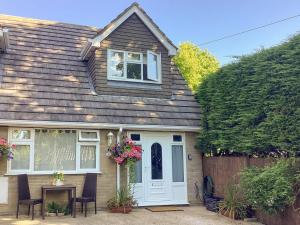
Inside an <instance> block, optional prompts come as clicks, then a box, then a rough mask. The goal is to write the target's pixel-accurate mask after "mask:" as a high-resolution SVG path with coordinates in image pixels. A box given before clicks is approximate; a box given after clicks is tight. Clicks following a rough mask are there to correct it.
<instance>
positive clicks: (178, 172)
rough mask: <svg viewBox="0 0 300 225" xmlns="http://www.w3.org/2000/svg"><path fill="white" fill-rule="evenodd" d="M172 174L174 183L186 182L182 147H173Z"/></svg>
mask: <svg viewBox="0 0 300 225" xmlns="http://www.w3.org/2000/svg"><path fill="white" fill-rule="evenodd" d="M172 173H173V182H184V172H183V147H182V145H173V146H172Z"/></svg>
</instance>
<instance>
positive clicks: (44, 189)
mask: <svg viewBox="0 0 300 225" xmlns="http://www.w3.org/2000/svg"><path fill="white" fill-rule="evenodd" d="M48 191H51V192H52V191H68V201H69V206H70V203H73V205H72V206H71V207H73V209H72V213H73V217H74V218H75V217H76V201H73V202H72V201H71V200H72V198H73V199H76V186H74V185H67V184H66V185H60V186H55V185H43V186H42V199H43V203H42V218H43V219H45V204H46V195H47V192H48Z"/></svg>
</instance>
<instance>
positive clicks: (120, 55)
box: [111, 52, 124, 62]
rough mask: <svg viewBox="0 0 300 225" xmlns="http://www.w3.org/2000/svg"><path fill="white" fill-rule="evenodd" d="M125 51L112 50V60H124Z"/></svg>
mask: <svg viewBox="0 0 300 225" xmlns="http://www.w3.org/2000/svg"><path fill="white" fill-rule="evenodd" d="M123 59H124V53H123V52H112V53H111V60H113V61H119V62H120V61H123Z"/></svg>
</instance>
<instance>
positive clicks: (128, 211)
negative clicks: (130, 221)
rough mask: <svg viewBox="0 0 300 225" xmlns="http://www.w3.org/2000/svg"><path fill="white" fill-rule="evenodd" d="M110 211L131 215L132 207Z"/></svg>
mask: <svg viewBox="0 0 300 225" xmlns="http://www.w3.org/2000/svg"><path fill="white" fill-rule="evenodd" d="M110 211H111V212H112V213H130V212H131V211H132V207H130V206H126V207H117V208H112V209H111V210H110Z"/></svg>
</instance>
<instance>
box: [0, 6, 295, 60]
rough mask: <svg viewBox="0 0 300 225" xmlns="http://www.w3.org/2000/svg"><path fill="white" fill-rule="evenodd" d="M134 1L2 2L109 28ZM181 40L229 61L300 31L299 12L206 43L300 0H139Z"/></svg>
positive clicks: (6, 9) (6, 10) (17, 11)
mask: <svg viewBox="0 0 300 225" xmlns="http://www.w3.org/2000/svg"><path fill="white" fill-rule="evenodd" d="M132 2H133V1H130V0H109V1H104V0H26V1H25V0H0V13H2V14H9V15H15V16H23V17H30V18H36V19H46V20H54V21H59V22H66V23H74V24H82V25H89V26H96V27H99V28H101V27H104V26H105V25H106V24H107V23H109V22H110V21H111V20H112V19H114V18H115V17H116V16H117V15H118V14H119V13H121V12H122V11H123V10H124V9H125V8H127V7H128V6H129V5H130V4H132ZM137 2H138V3H139V4H140V6H141V7H142V8H143V9H144V10H145V11H146V12H147V14H148V15H149V16H150V17H151V18H152V19H153V20H154V21H155V23H156V24H157V25H158V26H159V27H160V28H161V30H162V31H163V32H164V33H165V34H166V35H167V36H168V37H169V38H170V39H171V40H172V41H173V42H174V43H175V44H176V45H179V44H180V43H181V42H184V41H191V42H193V43H195V44H197V45H198V46H199V47H200V48H202V49H207V50H208V51H209V52H211V53H212V54H213V55H215V56H216V57H217V58H218V60H219V61H220V62H221V63H222V64H223V65H224V64H227V63H230V62H232V61H233V60H234V59H233V57H232V56H241V55H246V54H251V53H253V52H255V51H257V50H258V49H260V48H262V47H264V48H268V47H270V46H274V45H277V44H280V43H282V42H283V41H285V40H287V39H288V38H289V37H291V36H292V35H294V34H296V33H299V32H300V16H299V17H297V18H295V19H291V20H289V21H285V22H282V23H278V24H275V25H272V26H269V27H266V28H263V29H259V30H256V31H252V32H249V33H246V34H243V35H239V36H236V37H233V38H230V39H226V40H223V41H219V42H215V43H211V44H208V45H201V43H204V42H207V41H211V40H215V39H218V38H220V37H223V36H226V35H230V34H234V33H238V32H241V31H244V30H247V29H250V28H253V27H258V26H262V25H265V24H269V23H272V22H274V21H277V20H281V19H284V18H287V17H291V16H295V15H299V14H300V0H226V1H225V0H205V1H204V0H198V1H196V0H140V1H137Z"/></svg>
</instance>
